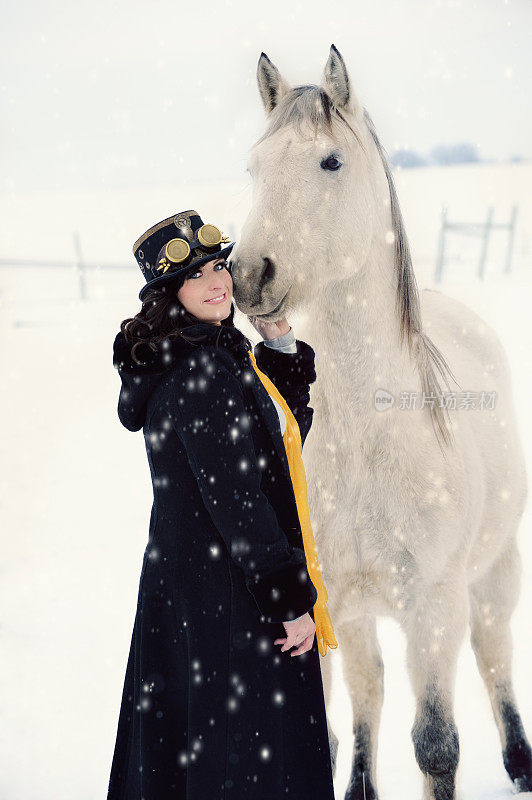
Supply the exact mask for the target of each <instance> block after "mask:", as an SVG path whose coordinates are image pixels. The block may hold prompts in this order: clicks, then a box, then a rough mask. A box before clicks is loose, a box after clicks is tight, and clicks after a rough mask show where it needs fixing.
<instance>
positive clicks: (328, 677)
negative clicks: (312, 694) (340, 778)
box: [320, 652, 338, 777]
mask: <svg viewBox="0 0 532 800" xmlns="http://www.w3.org/2000/svg"><path fill="white" fill-rule="evenodd" d="M320 666H321V677H322V683H323V696H324V698H325V711H326V712H327V729H328V731H329V750H330V751H331V767H332V773H333V777H334V776H335V775H336V759H337V756H338V736H337V735H336V734H335V732H334V731H333V729H332V725H331V721H330V718H329V713H328V711H327V709H328V707H329V700H330V697H331V690H332V660H331V654H330V652H329V654H328V655H327V656H325V658H321V659H320Z"/></svg>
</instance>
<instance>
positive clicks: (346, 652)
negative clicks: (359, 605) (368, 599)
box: [338, 617, 384, 800]
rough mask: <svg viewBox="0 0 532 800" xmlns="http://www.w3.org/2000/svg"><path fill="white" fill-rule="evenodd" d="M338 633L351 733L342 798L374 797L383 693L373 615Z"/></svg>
mask: <svg viewBox="0 0 532 800" xmlns="http://www.w3.org/2000/svg"><path fill="white" fill-rule="evenodd" d="M338 635H339V640H340V646H341V651H340V652H341V655H342V670H343V675H344V680H345V683H346V686H347V690H348V692H349V696H350V698H351V705H352V709H353V734H354V737H355V739H354V746H353V747H354V749H353V763H352V765H351V778H350V781H349V785H348V787H347V791H346V794H345V800H375V799H376V798H377V781H376V760H377V740H378V735H379V722H380V716H381V709H382V701H383V695H384V681H383V674H384V667H383V663H382V656H381V649H380V646H379V642H378V640H377V628H376V621H375V618H374V617H361V618H360V619H357V620H353V621H352V622H348V623H345V624H344V625H342V626H341V627H340V628H339V630H338Z"/></svg>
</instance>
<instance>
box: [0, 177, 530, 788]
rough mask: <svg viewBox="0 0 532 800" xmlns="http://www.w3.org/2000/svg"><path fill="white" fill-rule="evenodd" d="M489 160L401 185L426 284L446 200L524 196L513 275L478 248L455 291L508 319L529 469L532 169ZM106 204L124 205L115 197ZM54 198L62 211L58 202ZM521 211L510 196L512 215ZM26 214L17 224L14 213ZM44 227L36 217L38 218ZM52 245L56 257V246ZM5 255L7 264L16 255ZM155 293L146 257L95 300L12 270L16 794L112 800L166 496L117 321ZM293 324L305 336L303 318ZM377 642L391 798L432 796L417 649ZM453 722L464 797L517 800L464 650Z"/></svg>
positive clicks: (9, 343) (390, 629)
mask: <svg viewBox="0 0 532 800" xmlns="http://www.w3.org/2000/svg"><path fill="white" fill-rule="evenodd" d="M486 169H488V168H486ZM489 169H491V170H492V172H491V173H490V175H488V174H487V172H486V171H484V172H482V171H480V170H479V169H478V168H467V169H466V168H463V169H462V171H461V172H460V171H459V170H458V168H457V169H455V170H440V171H436V170H420V171H410V172H409V173H404V174H403V175H402V176H401V178H400V181H398V183H399V192H400V197H401V199H402V201H403V212H404V214H405V219H406V224H407V229H408V230H409V232H411V235H412V245H413V250H414V253H415V255H416V256H417V258H418V260H419V265H418V276H419V280H420V284H422V285H431V283H430V277H431V269H432V264H433V261H432V259H433V252H434V249H435V235H436V233H435V232H436V231H437V215H438V207H439V201H440V200H442V199H444V200H449V199H451V200H453V199H454V200H455V201H456V202H455V205H454V208H455V209H456V213H457V214H459V215H460V217H462V218H463V217H465V216H466V215H467V213H469V215H470V216H472V217H473V218H477V217H478V216H479V215H481V216H483V214H484V211H485V208H484V206H485V205H486V204H488V202H489V197H488V195H489V192H488V190H487V189H485V191H484V192H482V191H481V190H480V189H479V184H481V183H482V181H484V184H483V185H484V186H486V183H485V181H486V180H487V181H488V183H489V181H491V182H492V183H493V185H494V186H495V190H494V196H496V197H497V198H499V199H501V198H502V200H504V202H505V203H506V201H508V202H509V201H510V200H513V199H514V197H515V195H517V199H518V200H520V202H521V205H520V213H521V212H522V217H521V225H520V229H519V236H518V238H517V241H516V270H515V273H514V274H512V275H511V276H504V275H502V274H501V270H500V266H499V265H500V263H501V262H500V257H499V256H496V257H494V259H492V260H491V262H490V263H489V269H488V275H487V277H486V280H485V281H484V283H483V284H481V283H480V282H479V281H478V280H477V279H476V278H475V261H474V259H475V255H474V253H473V251H471V253H470V252H469V250H468V251H467V252H468V258H467V260H465V261H464V262H463V263H462V264H461V265H460V269H459V270H458V269H457V268H456V265H455V267H453V268H452V269H450V270H449V273H448V277H447V279H446V281H445V282H444V284H443V285H442V286H441V287H440V288H441V289H442V290H443V291H445V292H448V293H449V294H453V295H454V296H456V297H458V298H460V299H461V300H463V301H465V302H466V303H468V304H470V305H471V306H472V307H473V308H474V309H475V310H476V311H477V312H478V313H480V314H481V315H482V316H483V317H484V318H485V319H486V320H487V321H488V322H489V323H490V324H492V325H494V326H495V328H496V329H497V331H498V332H499V334H500V336H501V338H502V340H503V342H504V344H505V346H506V348H507V352H508V355H509V358H510V361H511V364H512V368H513V381H514V390H515V402H516V407H517V412H518V415H519V423H520V431H521V435H522V438H523V441H524V445H525V449H526V452H527V454H528V456H529V457H528V464H529V471H530V470H531V467H530V464H531V463H532V420H531V419H530V416H529V414H528V410H529V406H530V403H529V397H530V390H531V388H532V380H531V374H532V371H531V362H532V356H531V351H532V328H531V326H530V301H531V294H532V292H531V289H532V263H531V259H530V253H529V250H528V239H527V236H528V232H529V230H530V227H529V225H528V223H527V220H530V205H528V206H527V205H526V204H527V202H528V200H527V197H526V194H525V192H524V191H523V187H524V186H525V185H526V183H527V182H528V184H529V178H530V167H529V166H527V165H522V166H521V168H520V170H519V174H517V172H516V173H514V174H513V176H512V180H511V181H508V178H509V174H508V170H507V171H506V172H505V173H504V174H502V173H501V171H500V170H499V172H497V168H495V167H494V168H489ZM494 175H495V176H496V179H495V178H494V177H493V176H494ZM508 186H511V187H513V189H510V188H508ZM497 187H506V188H501V189H500V191H499V190H498V188H497ZM468 191H469V196H470V202H469V203H468V201H467V192H468ZM512 192H513V194H512ZM475 193H476V195H477V196H475ZM427 198H429V199H428V200H427ZM100 201H101V203H102V205H103V206H105V205H106V204H107V205H108V204H110V203H112V205H113V208H115V209H116V208H120V204H119V203H115V202H114V200H111V199H110V198H108V197H107V198H100ZM57 202H58V203H59V201H57ZM483 204H484V205H483ZM23 205H24V204H23V203H22V202H21V203H20V206H18V207H17V206H15V207H13V206H12V207H11V209H12V211H11V213H12V214H13V215H16V214H17V213H18V210H17V209H20V210H21V209H22V208H23ZM496 205H497V203H496ZM503 205H504V204H503ZM2 206H3V204H2V200H1V199H0V208H2ZM33 207H35V206H33ZM52 207H53V213H54V214H55V213H56V212H57V208H58V206H57V205H55V204H52ZM185 207H194V206H190V205H188V203H187V202H185V203H184V204H183V203H178V204H177V209H176V210H179V209H180V208H185ZM6 208H7V206H6ZM13 208H14V210H13ZM174 208H176V204H175V203H174V202H173V201H170V199H169V202H168V204H167V206H166V208H165V210H162V211H161V214H160V216H158V215H157V212H155V213H153V214H150V215H149V217H147V215H146V219H147V224H150V222H152V221H154V220H155V219H158V218H162V217H163V216H166V215H167V214H168V213H171V211H172V210H173V209H174ZM452 208H453V206H452V204H451V210H452ZM62 209H63V213H64V214H67V215H68V214H70V216H71V218H72V220H73V221H74V222H75V217H76V210H75V209H74V210H72V209H71V210H70V211H67V204H66V203H65V198H63V206H62ZM168 209H170V211H169V210H168ZM199 210H200V212H201V208H200V209H199ZM78 211H79V208H78ZM98 213H99V212H98ZM117 213H118V212H117ZM43 214H44V216H45V219H46V215H47V214H51V212H50V209H48V210H47V209H46V208H45V207H44V211H43ZM96 216H97V215H96ZM203 216H204V218H205V219H206V218H207V217H208V220H207V219H206V221H211V220H212V221H215V222H216V220H217V219H220V216H219V213H217V214H216V215H211V214H210V213H209V214H203ZM506 216H507V205H504V207H503V208H502V209H501V217H506ZM137 217H138V214H137ZM50 219H51V216H50ZM126 219H127V209H125V210H122V211H121V212H120V214H119V219H117V220H115V222H116V226H114V230H115V231H118V232H119V234H118V235H119V237H122V236H123V237H124V241H125V239H126V237H129V238H127V252H126V250H125V248H124V251H123V252H122V251H120V252H119V251H118V249H116V250H115V251H114V252H112V253H111V256H110V257H109V258H110V260H113V259H115V260H122V261H126V262H127V259H128V258H129V246H130V243H131V242H132V241H133V240H134V239H135V238H136V236H138V234H139V232H140V231H141V229H142V227H143V224H144V221H146V220H144V221H140V219H139V220H138V221H139V222H140V225H138V226H137V227H136V228H135V230H134V231H133V230H132V231H129V228H127V226H126V223H125V220H126ZM222 219H223V217H222ZM234 219H236V217H235V218H234ZM11 221H12V223H13V226H16V224H17V223H16V219H15V216H13V217H12V220H11ZM11 221H9V224H8V227H9V228H11V227H12V225H11ZM425 223H426V224H425ZM41 224H42V222H41V220H40V217H39V215H38V216H37V218H36V225H41ZM95 224H96V222H95ZM128 224H129V222H128ZM235 224H236V223H235ZM431 225H432V227H430V226H431ZM43 227H45V226H44V225H43ZM96 228H97V225H96ZM237 230H238V228H237ZM427 230H429V231H431V233H430V235H429V234H428V233H427ZM124 231H126V234H124V233H123V232H124ZM109 233H110V232H109ZM52 240H53V237H51V238H50V241H49V243H48V248H49V250H48V252H46V248H45V252H43V253H42V254H41V255H42V257H49V256H50V255H51V254H52V253H53V252H54V251H53V249H52V248H53V241H52ZM111 240H112V239H111V237H110V238H109V241H111ZM33 241H34V242H35V241H39V239H38V237H36V238H33ZM45 241H46V240H45ZM101 241H102V239H100V243H101ZM6 247H7V250H6V251H5V252H4V253H3V255H4V256H6V255H9V254H10V255H15V252H14V251H12V250H10V248H9V246H8V245H6ZM114 247H115V248H116V243H115V244H114ZM26 248H27V249H26V251H25V252H24V250H23V251H22V252H19V251H17V253H16V254H17V255H18V256H19V257H26V256H27V257H30V256H31V255H34V252H33V251H32V249H31V248H30V246H29V244H28V245H26ZM91 249H92V252H94V253H96V252H97V250H98V247H97V242H96V241H94V242H91V246H90V247H89V246H87V250H88V251H89V252H88V253H87V257H88V258H91V257H93V256H92V255H91V252H90V251H91ZM104 249H105V248H104ZM59 250H60V248H59ZM59 250H58V251H57V257H61V253H60V252H59ZM101 250H102V248H101V247H100V253H101ZM105 252H110V251H108V250H107V249H105ZM94 257H97V256H94ZM103 260H109V259H106V258H104V259H103ZM137 272H139V271H138V270H137ZM140 285H141V284H140V272H139V274H138V275H137V273H136V272H135V267H134V266H132V270H131V272H130V273H128V272H113V273H106V272H105V271H101V272H97V273H92V274H90V275H89V282H88V289H89V299H88V301H86V302H81V301H79V300H78V299H76V277H75V274H74V273H72V272H69V271H65V270H54V269H49V270H46V271H39V272H37V271H36V270H32V269H30V268H20V269H18V270H13V269H3V270H1V271H0V312H1V313H0V353H1V356H2V359H3V364H4V369H3V372H4V381H5V383H4V386H6V387H7V388H8V390H7V391H5V390H4V392H3V393H2V396H1V400H0V402H1V410H2V417H3V419H4V431H3V436H2V444H1V447H2V465H3V466H2V471H1V474H0V486H1V494H0V497H1V506H2V512H3V519H4V524H3V530H4V536H3V548H2V555H3V559H2V563H1V570H2V580H1V582H0V607H1V609H2V616H1V624H2V640H3V648H2V650H3V656H2V661H1V667H0V681H1V685H2V688H3V696H2V700H1V705H0V711H1V715H2V741H1V748H0V752H1V754H2V755H1V760H0V776H1V777H0V798H2V800H73V798H75V800H102V798H104V797H105V794H106V788H107V781H108V777H109V769H110V763H111V757H112V751H113V746H114V739H115V733H116V724H117V720H118V710H119V707H120V699H121V691H122V683H123V678H124V671H125V666H126V659H127V653H128V648H129V642H130V636H131V626H132V624H133V618H134V613H135V605H136V598H137V588H138V578H139V572H140V564H141V561H142V554H143V551H144V547H145V544H146V538H147V529H148V521H149V513H150V507H151V500H152V490H151V484H150V482H149V471H148V465H147V461H146V455H145V450H144V442H143V437H142V434H141V433H138V434H136V435H133V434H131V433H129V432H127V431H126V430H125V429H124V428H122V426H121V425H120V424H119V421H118V418H117V416H116V402H117V397H118V387H119V379H118V376H117V374H116V372H115V370H114V369H113V367H112V358H111V345H112V341H113V338H114V335H115V332H116V330H117V329H118V324H119V322H120V321H121V320H122V319H124V318H125V317H126V316H129V315H131V314H133V313H135V311H136V310H137V308H138V303H137V300H136V297H137V292H138V288H139V286H140ZM290 321H291V322H292V324H293V325H294V329H295V331H296V335H297V320H290ZM239 324H240V325H241V327H242V329H243V330H245V332H246V333H248V334H251V338H252V339H253V340H254V341H257V334H256V332H255V331H254V329H252V328H251V327H250V326H249V325H246V324H244V323H243V322H242V319H241V318H240V317H239ZM530 523H531V511H530V504H529V509H528V512H527V514H526V516H525V518H524V520H523V524H522V527H521V531H520V541H521V550H522V554H523V561H524V567H523V584H522V593H521V600H520V603H519V606H518V608H517V611H516V613H515V615H514V618H513V632H514V637H515V654H514V676H515V687H516V694H517V698H518V702H519V706H520V710H521V713H522V716H523V720H524V724H525V727H526V729H527V730H528V732H529V735H530V736H532V685H531V683H530V678H529V676H530V668H531V664H532V636H531V634H530V625H529V618H530V613H529V609H530V608H531V606H532V541H531V536H530ZM117 566H118V568H117ZM117 576H118V578H117ZM379 636H380V641H381V645H382V649H383V656H384V662H385V703H384V710H383V717H382V726H381V734H380V742H379V759H378V761H379V765H378V778H379V784H380V793H381V798H382V800H412V798H416V797H421V776H420V773H419V770H418V768H417V765H416V762H415V759H414V754H413V748H412V743H411V739H410V728H411V726H412V722H413V715H414V705H413V696H412V692H411V690H410V685H409V681H408V677H407V674H406V669H405V641H404V638H403V635H402V633H401V631H400V630H399V628H398V627H397V626H396V625H395V623H393V622H391V621H388V620H382V621H380V623H379ZM327 658H331V659H332V660H333V662H334V667H335V676H336V684H335V691H334V695H333V698H332V703H331V706H330V712H331V720H332V724H333V727H334V729H335V731H336V733H337V734H338V735H339V737H340V741H341V744H340V753H339V764H338V772H337V776H336V781H335V786H336V794H337V797H338V798H342V797H343V794H344V791H345V786H346V782H347V779H348V771H349V765H350V757H351V751H352V737H351V733H350V713H349V703H348V699H347V696H346V693H345V689H344V687H343V685H342V679H341V651H340V650H338V651H335V652H332V653H329V654H328V655H327ZM456 720H457V724H458V728H459V733H460V747H461V756H460V767H459V774H458V784H459V787H460V791H459V797H460V798H462V800H466V799H467V800H503V798H508V797H510V796H511V795H512V790H511V785H510V782H509V780H508V779H507V777H506V773H505V771H504V768H503V764H502V758H501V754H500V746H499V741H498V736H497V732H496V729H495V725H494V723H493V721H492V715H491V708H490V706H489V701H488V698H487V694H486V691H485V689H484V686H483V684H482V682H481V679H480V676H479V674H478V672H477V670H476V666H475V662H474V657H473V654H472V651H471V649H470V647H469V644H468V643H467V642H465V643H464V646H463V648H462V651H461V655H460V661H459V668H458V678H457V688H456ZM521 796H523V797H524V795H521Z"/></svg>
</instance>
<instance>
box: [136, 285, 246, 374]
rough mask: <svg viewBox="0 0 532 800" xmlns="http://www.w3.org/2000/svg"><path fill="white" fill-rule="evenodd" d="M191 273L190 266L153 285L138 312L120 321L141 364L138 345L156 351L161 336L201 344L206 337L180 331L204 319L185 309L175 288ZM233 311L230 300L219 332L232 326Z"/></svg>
mask: <svg viewBox="0 0 532 800" xmlns="http://www.w3.org/2000/svg"><path fill="white" fill-rule="evenodd" d="M229 272H230V270H229ZM191 273H192V270H191V272H190V273H184V274H183V275H179V276H178V277H176V279H175V280H174V281H171V282H170V283H167V284H165V285H163V286H161V287H160V288H159V289H152V290H150V291H149V292H146V295H145V296H144V300H143V301H142V308H141V310H140V311H139V312H138V314H135V316H134V317H127V319H124V320H123V321H122V322H121V323H120V330H121V331H122V333H123V334H124V338H125V339H126V341H127V342H128V343H130V344H131V358H132V360H133V361H134V362H135V363H136V364H139V365H140V366H142V365H144V364H145V363H146V362H145V361H140V360H139V359H138V358H137V356H136V355H135V352H136V351H137V350H138V349H139V348H140V351H139V354H140V353H141V352H142V349H143V348H145V347H149V348H150V349H151V350H152V351H154V352H155V351H156V350H157V344H158V343H159V342H162V341H163V339H169V338H171V337H177V336H181V337H182V338H183V339H186V340H187V342H193V343H194V344H200V343H201V342H202V341H203V340H204V339H205V338H206V337H203V336H202V337H194V338H192V337H189V336H185V335H183V333H182V329H183V328H186V327H187V326H188V325H194V324H195V323H197V322H203V321H204V320H200V319H198V318H197V317H195V316H194V314H191V313H190V312H189V311H187V309H186V308H185V306H184V305H183V303H182V302H181V301H180V300H179V298H178V296H177V293H178V291H179V290H180V288H181V287H182V286H183V284H184V282H185V280H186V278H187V277H188V275H189V274H191ZM234 315H235V304H234V300H233V301H232V302H231V311H230V312H229V314H228V316H227V317H226V318H225V319H222V320H220V323H221V324H220V332H221V329H222V326H225V327H232V328H234V327H235V324H234V322H233V318H234ZM250 346H251V345H250ZM145 352H146V351H145Z"/></svg>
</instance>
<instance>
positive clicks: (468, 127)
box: [0, 0, 532, 213]
mask: <svg viewBox="0 0 532 800" xmlns="http://www.w3.org/2000/svg"><path fill="white" fill-rule="evenodd" d="M3 8H4V13H3V17H2V23H3V24H2V31H1V32H0V41H1V48H0V59H1V60H2V76H3V77H2V86H1V94H0V98H1V99H0V102H1V104H2V113H3V125H2V131H3V133H2V138H3V141H2V148H1V150H2V157H3V162H4V163H3V167H2V177H1V184H0V191H2V192H4V193H5V192H10V191H13V190H14V191H16V192H19V191H24V190H25V189H26V188H28V189H41V190H42V189H44V190H48V189H50V190H52V189H58V190H69V189H80V188H91V189H98V188H101V189H113V188H124V187H126V188H127V187H133V186H135V187H139V186H158V185H165V186H172V185H173V186H175V185H176V183H179V184H183V183H190V182H202V183H204V182H205V181H207V182H208V181H210V180H212V181H213V182H216V181H221V180H224V181H226V180H232V179H234V180H239V179H240V178H241V176H242V175H243V172H244V170H245V165H246V160H247V150H248V149H249V147H250V146H251V145H252V143H253V142H254V140H255V139H256V138H257V137H258V136H259V135H260V133H261V132H262V130H263V128H264V113H263V109H262V105H261V102H260V98H259V95H258V90H257V85H256V78H255V72H256V66H257V61H258V58H259V55H260V52H261V51H262V50H264V51H265V52H266V53H267V54H268V56H269V57H270V58H271V60H272V61H273V62H274V63H275V64H276V66H277V67H278V68H279V69H280V71H281V72H282V73H283V75H284V76H285V78H286V79H287V80H288V81H289V83H291V84H292V85H297V84H301V83H319V82H320V81H321V75H322V71H323V67H324V65H325V62H326V60H327V57H328V53H329V47H330V45H331V43H334V44H335V45H336V46H337V47H338V49H339V50H340V52H341V53H342V55H343V56H344V58H345V60H346V63H347V66H348V70H349V72H350V76H351V78H352V80H353V83H354V87H355V91H357V92H358V94H359V97H360V98H361V100H362V102H363V104H364V105H365V106H366V108H367V109H368V111H369V113H370V115H371V116H372V117H373V120H374V122H375V125H376V127H377V132H378V134H379V136H380V138H381V141H382V142H383V144H384V146H385V148H386V150H387V151H388V153H391V152H392V151H393V150H394V149H395V148H397V147H400V146H409V147H411V148H413V149H415V150H418V151H419V152H420V153H422V154H426V153H428V151H429V150H430V149H431V148H432V147H433V146H434V145H436V144H439V143H453V142H457V141H472V142H475V143H477V144H478V147H479V151H480V155H481V156H483V157H487V158H497V159H506V158H508V157H511V156H514V155H520V156H523V157H525V158H530V157H532V136H531V133H532V125H531V117H532V115H531V104H530V97H531V89H532V85H531V84H532V81H531V56H530V53H531V52H532V36H531V34H532V2H530V0H479V2H473V0H401V2H397V0H380V1H379V0H377V1H375V0H371V2H370V0H364V2H362V0H346V2H339V1H338V0H330V1H329V2H315V0H311V1H310V2H309V0H305V2H290V0H273V1H271V2H269V3H268V4H258V3H253V2H249V0H227V1H226V2H223V1H220V0H217V2H212V1H211V2H184V0H179V2H175V0H174V2H169V1H168V0H143V2H138V1H137V0H92V2H90V3H85V2H83V3H81V2H77V1H76V0H68V1H66V0H57V1H56V2H52V1H51V0H44V1H43V0H26V2H24V3H21V2H20V0H7V2H6V1H5V2H4V6H3ZM37 213H38V212H37Z"/></svg>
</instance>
